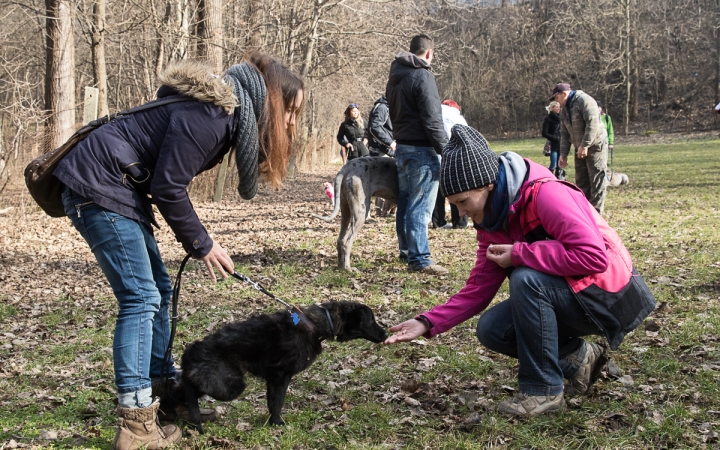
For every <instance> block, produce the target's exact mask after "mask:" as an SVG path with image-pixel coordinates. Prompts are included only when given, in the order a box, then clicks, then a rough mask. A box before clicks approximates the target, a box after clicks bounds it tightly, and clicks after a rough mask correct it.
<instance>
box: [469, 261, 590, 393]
mask: <svg viewBox="0 0 720 450" xmlns="http://www.w3.org/2000/svg"><path fill="white" fill-rule="evenodd" d="M591 334H594V335H597V334H600V331H599V330H598V327H597V326H596V325H595V324H593V323H592V322H591V321H590V320H589V319H588V317H587V315H586V314H585V311H584V310H583V308H582V306H581V305H580V303H578V301H577V300H576V299H575V296H574V294H573V293H572V291H571V290H570V287H569V286H568V284H567V282H566V281H565V279H564V278H562V277H558V276H554V275H548V274H546V273H542V272H538V271H536V270H533V269H529V268H527V267H517V268H515V270H513V272H512V275H511V276H510V298H509V299H507V300H505V301H503V302H501V303H499V304H497V305H496V306H494V307H492V308H490V309H488V310H487V311H485V313H483V315H482V316H480V320H479V321H478V325H477V337H478V339H479V340H480V343H482V345H484V346H485V347H487V348H489V349H490V350H493V351H496V352H498V353H502V354H505V355H507V356H511V357H513V358H517V359H518V362H519V364H520V370H519V372H518V382H519V384H520V392H522V393H524V394H528V395H558V394H559V393H561V392H562V391H563V378H572V377H573V376H574V375H575V374H576V373H577V371H578V369H579V368H580V363H581V362H582V360H583V358H584V357H585V346H584V345H583V342H584V341H583V340H582V339H580V336H587V335H591Z"/></svg>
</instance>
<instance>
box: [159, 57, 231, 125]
mask: <svg viewBox="0 0 720 450" xmlns="http://www.w3.org/2000/svg"><path fill="white" fill-rule="evenodd" d="M158 80H159V81H160V83H161V84H162V85H164V86H168V87H170V88H172V89H174V90H176V91H177V92H178V93H179V94H182V95H186V96H188V97H192V98H194V99H196V100H198V101H201V102H209V103H212V104H214V105H216V106H219V107H221V108H223V109H224V110H225V111H226V112H227V113H228V114H232V113H233V110H234V109H235V107H236V106H237V105H238V100H237V97H235V94H234V93H233V85H232V84H231V83H226V82H224V81H223V78H222V77H221V76H218V75H216V74H215V73H213V68H212V66H210V64H209V63H208V62H206V61H194V60H184V61H176V62H174V63H171V64H170V65H168V67H167V68H166V69H165V70H164V71H163V72H162V73H161V74H160V75H159V76H158Z"/></svg>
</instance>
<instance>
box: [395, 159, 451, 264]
mask: <svg viewBox="0 0 720 450" xmlns="http://www.w3.org/2000/svg"><path fill="white" fill-rule="evenodd" d="M395 164H396V165H397V170H398V183H399V186H400V193H399V197H398V205H397V212H396V214H395V227H396V229H397V235H398V244H399V246H400V258H401V259H406V260H407V262H408V267H409V268H410V269H411V270H420V269H422V268H423V267H427V266H429V265H431V264H433V261H432V259H430V246H429V245H428V233H427V226H428V223H429V222H430V218H431V216H432V210H433V207H434V206H435V197H436V195H437V190H438V184H439V177H440V157H439V156H438V154H437V153H435V149H433V148H432V147H414V146H410V145H398V146H397V149H396V151H395Z"/></svg>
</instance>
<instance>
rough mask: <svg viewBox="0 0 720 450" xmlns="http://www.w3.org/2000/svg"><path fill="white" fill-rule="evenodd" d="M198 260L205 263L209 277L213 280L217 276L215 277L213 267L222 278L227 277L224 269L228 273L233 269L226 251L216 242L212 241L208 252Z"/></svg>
mask: <svg viewBox="0 0 720 450" xmlns="http://www.w3.org/2000/svg"><path fill="white" fill-rule="evenodd" d="M200 260H201V261H202V262H204V263H205V267H207V269H208V272H209V274H210V278H212V280H213V281H217V278H216V277H215V270H213V268H215V269H217V270H218V272H220V275H222V277H223V280H227V277H228V275H227V273H226V272H225V271H226V270H227V271H228V272H230V273H233V272H234V271H235V265H234V264H233V262H232V259H230V255H228V252H227V251H226V250H225V249H224V248H222V247H221V246H220V244H218V243H217V242H213V246H212V249H210V253H208V254H207V255H205V256H203V257H202V258H200Z"/></svg>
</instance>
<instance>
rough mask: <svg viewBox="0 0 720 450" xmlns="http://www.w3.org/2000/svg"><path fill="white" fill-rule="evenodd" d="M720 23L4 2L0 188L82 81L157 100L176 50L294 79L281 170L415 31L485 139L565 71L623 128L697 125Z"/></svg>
mask: <svg viewBox="0 0 720 450" xmlns="http://www.w3.org/2000/svg"><path fill="white" fill-rule="evenodd" d="M719 28H720V0H553V1H548V0H527V1H506V0H497V1H487V0H486V1H478V0H404V1H396V0H371V1H363V0H265V1H262V0H235V1H227V0H94V1H93V0H45V1H42V0H0V189H2V187H3V186H5V185H6V183H7V182H8V181H9V180H10V179H11V178H13V177H14V178H15V179H17V178H19V177H20V174H21V173H22V168H23V167H24V165H25V164H26V162H27V160H28V159H29V158H30V157H32V156H36V155H38V154H39V153H42V152H43V151H45V150H46V149H48V148H54V147H56V146H57V145H59V144H60V143H62V142H63V141H64V140H65V139H66V138H67V137H68V136H69V134H71V133H72V132H73V131H74V130H75V129H76V128H77V127H78V126H79V125H80V124H81V122H82V121H83V110H84V107H85V106H86V105H85V104H84V98H85V88H86V87H87V86H94V87H96V88H98V89H99V91H98V92H99V96H98V99H99V105H98V113H99V115H100V116H102V115H105V114H107V113H113V112H117V111H120V110H122V109H126V108H129V107H132V106H135V105H138V104H140V103H143V102H146V101H148V100H150V99H152V98H153V97H154V94H155V91H156V89H157V87H158V86H157V81H156V80H157V75H158V73H160V72H161V71H162V70H163V69H164V68H165V67H166V66H167V65H168V63H170V62H171V61H174V60H179V59H185V58H197V59H207V60H209V61H210V62H211V64H213V65H214V66H215V67H216V69H217V71H218V73H222V72H223V71H224V69H226V68H227V67H228V66H230V65H232V64H234V63H237V62H239V61H241V59H242V55H243V54H244V53H246V52H248V51H251V50H259V51H261V52H266V53H269V54H271V55H274V56H276V57H278V58H279V59H281V60H283V61H284V62H286V64H287V65H289V66H290V67H291V68H292V69H293V70H295V71H297V72H298V73H300V74H301V75H302V76H303V77H305V82H306V86H307V92H306V94H307V108H306V110H305V114H304V116H303V118H302V122H301V124H300V129H299V131H300V132H299V138H300V139H299V141H298V142H297V147H296V150H297V151H296V159H294V160H293V161H292V167H291V170H295V169H297V168H299V169H301V170H305V169H312V168H314V167H316V166H317V165H322V164H324V163H327V162H328V161H329V160H330V159H332V158H335V157H336V155H337V144H336V143H335V134H336V132H337V128H338V126H339V124H340V122H341V121H342V118H343V115H342V113H343V110H344V108H345V107H346V105H347V104H349V103H351V102H357V103H359V104H360V105H361V113H362V115H363V116H364V117H365V118H367V114H368V112H369V110H370V108H371V107H372V104H373V102H374V101H375V100H376V99H377V98H378V97H379V96H380V95H382V94H383V92H384V90H385V84H386V82H387V76H388V70H389V67H390V63H391V62H392V60H393V56H394V55H395V54H397V53H398V52H400V51H403V50H407V48H408V45H409V41H410V38H411V37H412V36H413V35H415V34H418V33H426V34H428V35H430V36H431V37H432V38H433V39H434V40H435V44H436V58H435V59H434V60H433V67H432V70H433V73H434V74H435V75H436V78H437V83H438V88H439V91H440V95H441V97H443V98H453V99H455V100H456V101H457V102H458V103H459V104H460V105H462V107H463V113H464V115H465V117H466V119H467V120H468V122H469V124H470V125H471V126H474V127H475V128H477V129H478V130H480V131H481V132H482V133H484V134H485V135H487V136H488V137H491V138H493V139H499V138H517V137H530V136H537V135H539V133H540V128H541V123H542V120H543V118H544V115H545V110H544V109H543V107H544V106H545V105H546V104H547V103H548V97H549V92H550V90H551V88H552V86H553V85H554V84H555V83H557V82H560V81H563V82H569V83H571V84H572V86H573V88H576V89H583V90H584V91H586V92H588V93H589V94H590V95H592V96H593V97H595V98H596V99H599V100H602V101H603V102H604V105H605V109H606V110H607V111H608V112H609V114H610V115H611V116H612V117H613V119H614V123H615V128H616V133H617V134H619V135H621V136H622V135H627V134H629V135H643V134H644V135H649V134H653V133H656V132H678V131H698V130H699V131H703V130H704V131H707V130H711V129H714V128H717V126H718V120H717V118H716V117H715V116H716V115H715V114H714V113H713V109H712V108H713V106H714V105H715V104H716V103H718V102H720V33H719V31H718V29H719ZM231 172H232V171H231ZM208 176H209V177H214V176H215V175H214V174H210V175H208ZM230 177H231V178H232V174H230ZM199 186H202V184H199ZM194 188H195V192H194V193H195V195H209V194H210V191H211V183H208V185H207V186H206V187H204V188H201V189H199V190H198V189H197V187H194ZM0 192H1V191H0Z"/></svg>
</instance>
